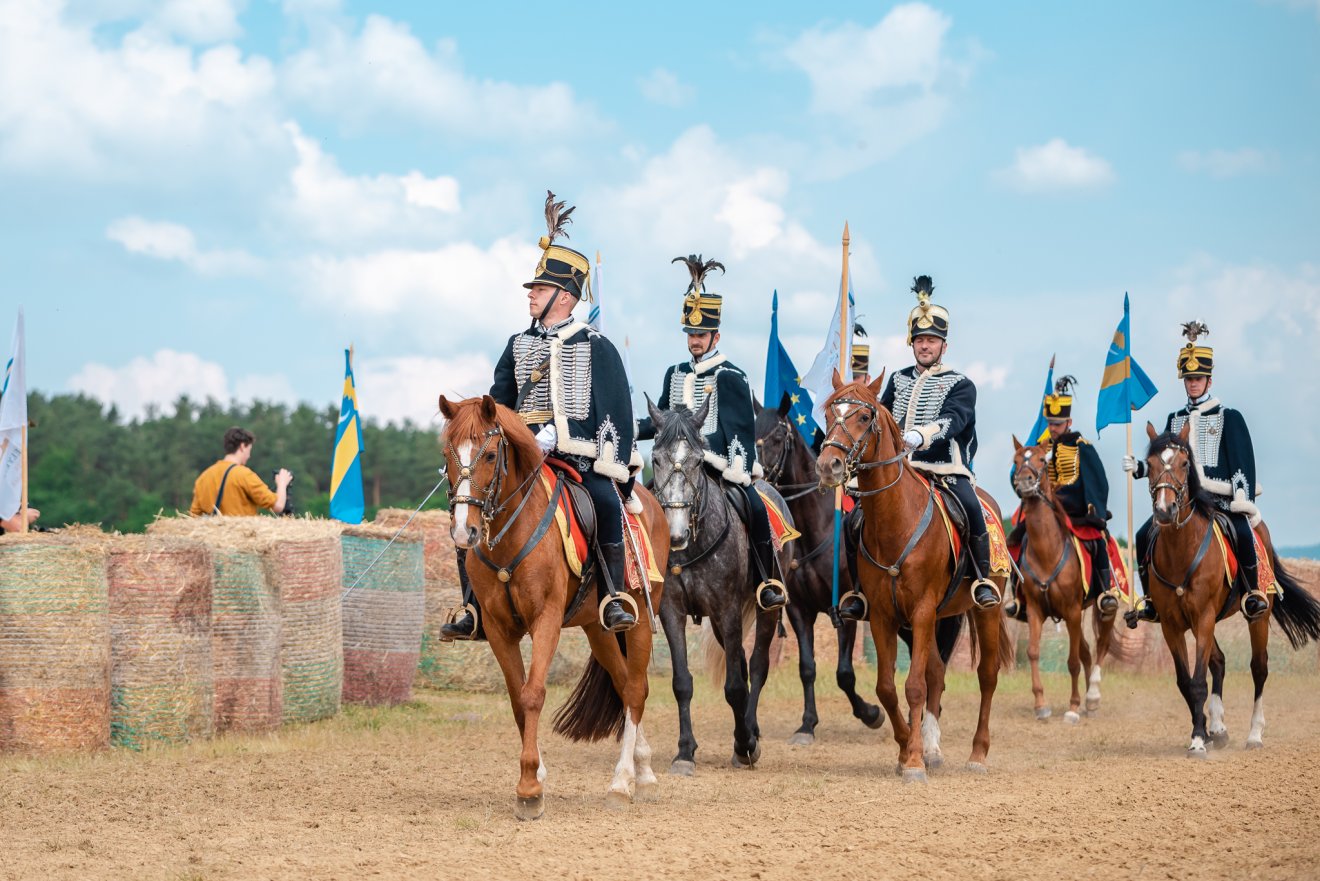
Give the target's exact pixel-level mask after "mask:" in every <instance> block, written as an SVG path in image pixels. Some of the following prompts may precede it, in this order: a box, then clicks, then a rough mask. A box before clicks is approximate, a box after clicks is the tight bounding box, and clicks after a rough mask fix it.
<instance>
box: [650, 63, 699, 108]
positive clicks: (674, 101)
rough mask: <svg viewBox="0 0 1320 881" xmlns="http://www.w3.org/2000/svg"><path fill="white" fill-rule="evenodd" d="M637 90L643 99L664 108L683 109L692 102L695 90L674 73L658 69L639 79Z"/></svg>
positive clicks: (661, 68)
mask: <svg viewBox="0 0 1320 881" xmlns="http://www.w3.org/2000/svg"><path fill="white" fill-rule="evenodd" d="M637 88H638V89H639V90H640V91H641V93H642V97H644V98H646V100H648V101H650V102H651V103H653V104H660V105H662V106H664V107H682V106H683V105H684V104H687V103H688V102H689V101H691V100H692V96H693V95H694V94H695V90H694V89H693V88H692V86H690V85H688V84H687V83H684V82H682V81H680V80H679V78H678V77H677V76H675V75H674V73H673V71H670V70H666V69H665V68H663V67H657V68H656V69H655V70H653V71H651V72H650V73H648V74H647V75H646V76H644V77H638V79H637Z"/></svg>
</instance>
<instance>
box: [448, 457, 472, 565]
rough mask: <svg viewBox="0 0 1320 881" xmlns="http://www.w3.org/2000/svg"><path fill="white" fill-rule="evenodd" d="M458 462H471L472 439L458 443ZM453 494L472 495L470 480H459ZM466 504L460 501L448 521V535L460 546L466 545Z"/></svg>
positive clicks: (465, 466)
mask: <svg viewBox="0 0 1320 881" xmlns="http://www.w3.org/2000/svg"><path fill="white" fill-rule="evenodd" d="M456 452H457V453H458V464H459V465H460V466H461V467H463V468H467V467H468V466H470V465H471V464H472V441H463V442H462V443H461V444H459V445H458V447H457V450H456ZM454 495H456V496H469V495H472V481H470V480H460V481H459V482H458V486H456V487H454ZM467 516H468V506H467V505H466V504H465V503H462V502H460V503H459V504H458V505H456V506H455V507H454V511H453V516H452V517H451V518H450V521H449V536H450V538H452V539H453V540H454V544H455V545H456V546H458V547H460V548H466V547H468V522H467Z"/></svg>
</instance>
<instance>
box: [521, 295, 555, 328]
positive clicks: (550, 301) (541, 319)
mask: <svg viewBox="0 0 1320 881" xmlns="http://www.w3.org/2000/svg"><path fill="white" fill-rule="evenodd" d="M558 290H559V288H555V291H556V293H555V295H554V296H553V297H551V298H550V299H548V300H546V301H545V308H543V309H542V310H541V314H540V315H538V316H536V317H535V318H533V319H532V324H531V327H529V328H528V330H536V325H538V324H540V325H542V326H544V325H545V316H546V315H547V314H549V312H550V307H551V306H553V305H554V304H555V300H558V299H559V294H558V293H557V292H558Z"/></svg>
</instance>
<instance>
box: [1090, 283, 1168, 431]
mask: <svg viewBox="0 0 1320 881" xmlns="http://www.w3.org/2000/svg"><path fill="white" fill-rule="evenodd" d="M1128 319H1129V314H1128V295H1127V294H1123V320H1122V321H1120V322H1119V323H1118V330H1116V331H1114V341H1113V342H1111V343H1110V344H1109V354H1107V355H1106V356H1105V374H1104V377H1103V378H1102V379H1101V380H1100V396H1099V398H1098V399H1097V400H1096V402H1095V432H1096V434H1099V433H1100V430H1101V429H1102V428H1104V427H1105V426H1106V425H1114V424H1115V423H1124V424H1126V423H1130V422H1131V421H1132V411H1133V410H1140V409H1141V408H1142V407H1144V406H1146V404H1147V403H1149V402H1150V399H1151V398H1153V397H1155V393H1156V388H1155V383H1153V382H1151V381H1150V377H1148V376H1147V375H1146V372H1145V371H1144V370H1142V369H1141V366H1140V365H1139V364H1137V361H1136V359H1135V358H1133V357H1132V333H1131V324H1130V323H1129V320H1128Z"/></svg>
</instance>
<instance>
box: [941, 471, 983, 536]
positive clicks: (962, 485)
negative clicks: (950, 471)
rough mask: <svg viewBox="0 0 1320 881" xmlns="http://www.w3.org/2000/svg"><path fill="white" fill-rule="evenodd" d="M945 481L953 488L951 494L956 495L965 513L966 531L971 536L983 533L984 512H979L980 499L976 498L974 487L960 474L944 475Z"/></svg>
mask: <svg viewBox="0 0 1320 881" xmlns="http://www.w3.org/2000/svg"><path fill="white" fill-rule="evenodd" d="M945 483H946V484H947V485H948V487H949V488H950V489H951V490H953V494H954V495H955V496H957V497H958V503H959V504H961V505H962V508H963V511H965V512H966V513H967V531H968V533H969V534H971V535H973V536H976V535H985V534H986V532H985V514H983V513H982V512H981V500H980V499H979V498H977V495H976V487H974V486H972V482H971V481H970V480H968V479H967V478H966V477H963V476H961V475H952V476H950V477H946V478H945Z"/></svg>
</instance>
